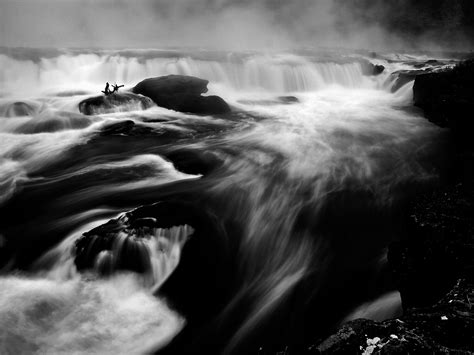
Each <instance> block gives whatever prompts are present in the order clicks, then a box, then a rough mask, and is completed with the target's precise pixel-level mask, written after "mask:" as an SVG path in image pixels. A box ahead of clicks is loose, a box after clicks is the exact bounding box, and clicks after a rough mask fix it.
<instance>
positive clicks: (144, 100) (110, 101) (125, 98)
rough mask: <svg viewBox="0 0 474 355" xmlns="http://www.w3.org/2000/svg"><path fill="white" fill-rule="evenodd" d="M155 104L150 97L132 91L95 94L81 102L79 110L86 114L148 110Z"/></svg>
mask: <svg viewBox="0 0 474 355" xmlns="http://www.w3.org/2000/svg"><path fill="white" fill-rule="evenodd" d="M151 106H153V102H152V100H150V98H148V97H146V96H143V95H137V94H134V93H131V92H122V93H114V94H110V95H101V96H94V97H90V98H88V99H85V100H83V101H81V102H80V103H79V111H80V112H81V113H83V114H84V115H97V114H103V113H112V112H125V111H134V110H146V109H147V108H150V107H151Z"/></svg>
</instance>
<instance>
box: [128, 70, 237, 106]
mask: <svg viewBox="0 0 474 355" xmlns="http://www.w3.org/2000/svg"><path fill="white" fill-rule="evenodd" d="M208 83H209V82H208V81H207V80H204V79H200V78H196V77H193V76H184V75H168V76H162V77H157V78H149V79H145V80H143V81H141V82H139V83H138V84H137V85H136V86H135V87H134V88H133V92H134V93H136V94H141V95H145V96H147V97H149V98H151V99H152V100H153V101H154V102H155V103H156V104H157V105H158V106H161V107H164V108H167V109H170V110H175V111H180V112H189V113H197V114H222V113H227V112H230V108H229V105H227V103H226V102H225V101H224V100H223V99H222V98H221V97H219V96H202V95H201V94H203V93H206V92H207V84H208Z"/></svg>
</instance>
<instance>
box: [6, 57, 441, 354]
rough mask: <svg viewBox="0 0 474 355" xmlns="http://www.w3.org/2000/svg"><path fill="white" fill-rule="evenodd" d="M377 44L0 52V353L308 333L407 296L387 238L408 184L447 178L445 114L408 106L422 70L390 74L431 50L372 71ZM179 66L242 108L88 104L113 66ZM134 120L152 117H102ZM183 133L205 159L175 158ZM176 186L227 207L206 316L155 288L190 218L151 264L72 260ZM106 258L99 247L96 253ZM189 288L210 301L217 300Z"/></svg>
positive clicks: (394, 305) (117, 70)
mask: <svg viewBox="0 0 474 355" xmlns="http://www.w3.org/2000/svg"><path fill="white" fill-rule="evenodd" d="M364 60H366V58H364V57H363V56H361V55H355V54H347V53H346V54H341V53H330V54H325V55H324V56H322V55H321V54H320V53H312V54H308V53H305V54H284V53H281V54H262V53H220V52H219V53H217V52H206V51H194V52H193V51H178V50H174V51H172V50H168V51H164V50H162V51H161V50H155V51H146V50H142V51H137V50H135V51H95V52H94V51H83V52H81V51H79V50H76V51H64V52H60V53H53V54H48V53H40V54H38V53H36V52H34V53H33V52H31V53H29V52H28V51H27V50H24V51H23V52H21V53H14V54H12V53H9V52H8V51H4V53H2V54H0V84H1V86H0V116H1V117H0V171H1V173H2V174H1V177H0V213H1V216H2V218H1V220H0V255H1V257H2V260H1V264H0V265H1V267H2V276H1V278H0V284H1V287H0V289H1V291H0V319H1V320H0V328H1V333H0V352H2V353H21V352H23V353H61V352H68V353H90V352H96V353H130V352H132V353H146V352H150V351H151V350H158V349H163V351H164V352H166V351H168V352H169V353H172V352H175V353H185V352H191V353H192V352H199V351H203V349H207V351H208V352H224V353H239V352H247V353H248V352H252V351H256V350H255V349H257V348H258V346H260V345H262V346H264V347H265V348H266V349H272V347H273V348H275V349H279V347H280V348H283V346H284V345H285V344H290V345H291V346H293V347H296V348H298V347H300V346H302V344H305V343H306V342H308V341H309V340H310V339H312V338H317V337H318V336H319V335H320V334H324V332H326V331H328V330H329V329H330V328H331V327H333V326H335V325H336V324H337V323H338V322H340V321H342V320H343V319H345V318H347V319H350V318H351V317H353V315H354V314H356V315H359V314H363V315H365V316H369V317H372V318H375V319H378V318H383V317H384V316H389V315H394V314H397V312H399V307H400V306H399V301H397V295H396V294H394V293H393V289H394V288H393V287H394V286H393V285H392V284H391V281H390V277H389V273H388V272H387V266H386V248H387V245H388V244H389V242H390V241H392V240H394V239H396V238H397V237H399V236H400V235H401V233H403V226H402V217H401V213H400V209H401V208H402V206H403V202H404V199H405V198H406V197H407V196H408V195H409V194H410V193H411V192H412V191H413V190H415V189H417V188H419V187H420V186H424V185H426V184H429V183H430V182H432V181H433V180H434V179H436V170H435V169H434V161H435V160H436V159H435V152H436V148H437V144H436V140H437V139H438V138H439V137H440V135H441V134H442V130H440V129H439V128H436V127H434V126H433V125H431V124H430V123H429V122H427V121H426V120H425V119H423V118H422V117H421V116H420V113H418V112H417V111H414V110H413V109H412V108H411V107H410V106H411V100H412V83H408V84H406V85H404V86H403V87H401V88H400V89H398V90H397V91H395V92H392V87H393V85H394V78H393V77H392V76H391V75H390V73H391V72H394V71H396V70H399V69H407V68H411V65H412V64H407V63H408V62H409V61H411V62H413V61H415V62H416V61H417V60H418V61H422V60H424V58H422V57H420V58H418V57H407V58H404V59H403V60H398V61H393V60H385V59H379V60H378V61H377V62H378V63H380V64H383V65H385V66H386V70H385V72H384V73H382V74H380V75H378V76H370V75H367V73H366V71H365V69H364ZM167 74H184V75H193V76H197V77H201V78H204V79H207V80H209V81H210V83H209V93H210V94H217V95H219V96H221V97H223V98H224V99H225V100H226V101H227V102H229V104H230V105H231V106H232V113H230V114H226V115H222V116H196V115H191V114H184V113H179V112H174V111H169V110H166V109H163V108H160V107H156V106H153V107H151V108H149V109H147V110H137V108H134V107H127V108H126V110H127V111H125V110H124V108H123V107H117V110H116V111H117V112H113V113H103V114H100V113H99V114H98V115H95V116H84V115H82V114H80V112H79V110H78V103H79V102H80V101H81V100H83V99H85V98H87V97H90V96H93V95H96V94H97V93H99V92H100V90H101V89H102V86H103V85H104V83H105V82H106V81H109V82H117V83H119V84H125V89H127V88H131V87H132V86H133V85H135V84H136V83H137V82H139V81H140V80H142V79H144V78H147V77H154V76H160V75H167ZM282 97H283V98H282ZM288 97H290V98H289V99H288ZM289 101H291V102H289ZM127 120H128V121H133V122H134V123H135V127H141V128H142V131H139V132H138V133H130V132H125V133H119V134H107V133H106V132H108V131H107V129H108V127H110V126H111V125H113V124H117V123H119V122H123V121H127ZM140 132H142V133H140ZM143 132H145V133H143ZM183 152H185V153H186V154H188V155H189V156H190V157H191V158H190V159H189V160H190V161H191V163H193V164H194V163H195V164H197V166H198V168H196V169H191V168H189V167H186V165H184V166H183V167H182V166H181V165H180V163H179V160H178V161H174V159H173V157H176V156H180V154H181V155H182V154H183ZM209 159H210V160H209ZM208 161H211V163H210V166H209V168H208V169H204V168H203V166H206V164H204V163H203V162H208ZM191 165H192V164H191ZM194 170H196V171H194ZM176 196H177V198H179V199H180V200H185V201H186V203H189V204H192V205H195V206H196V207H197V208H198V209H199V208H201V209H203V210H206V211H210V213H211V214H212V215H213V216H216V218H217V220H218V221H219V223H220V224H221V225H222V226H223V228H224V230H225V232H226V233H225V234H226V236H225V237H223V239H222V240H221V241H220V242H221V243H222V244H224V245H225V246H226V248H228V249H229V250H231V252H230V254H229V255H230V257H229V258H228V260H226V261H225V262H224V263H223V264H222V265H215V268H221V269H222V270H225V273H226V275H225V277H223V278H222V279H221V280H219V281H218V282H215V283H210V282H207V283H206V282H204V280H206V278H207V277H208V275H207V271H206V269H205V268H202V272H201V274H200V278H202V280H203V284H205V285H207V286H208V288H200V289H196V290H192V292H195V293H196V295H198V294H199V297H202V298H203V299H205V298H206V297H207V296H206V295H207V294H209V295H215V294H219V292H220V287H223V288H225V289H226V290H227V291H226V293H225V295H224V292H223V296H222V298H221V299H220V301H221V302H222V305H221V306H220V307H217V308H216V309H212V310H211V309H210V310H209V312H208V314H207V317H205V319H203V318H202V317H201V318H199V317H195V318H193V317H192V316H191V315H190V316H189V317H187V314H185V312H183V314H181V313H180V311H179V310H178V309H175V307H174V304H175V302H174V300H173V299H172V298H169V297H167V298H164V297H162V296H160V288H161V285H164V287H166V280H167V279H168V278H169V277H170V275H172V274H173V270H174V269H175V268H176V267H177V266H178V264H179V263H180V262H183V260H180V259H181V258H182V257H183V258H184V257H185V256H183V255H184V254H183V255H182V253H181V252H182V251H183V250H185V249H186V247H187V239H188V236H189V235H191V234H192V227H194V226H193V225H192V224H190V226H185V225H181V226H175V227H173V228H175V229H163V230H159V231H156V230H155V231H154V232H153V233H151V234H150V235H148V236H147V240H148V242H147V244H146V245H145V244H140V245H139V246H138V250H141V252H139V253H137V255H139V256H138V257H139V258H144V259H146V260H148V261H149V262H150V264H152V265H153V273H152V274H150V275H151V276H150V275H148V276H146V275H145V276H143V275H139V274H136V273H133V272H121V271H117V272H115V273H114V274H113V275H112V276H110V277H105V278H104V277H101V276H100V275H97V274H94V273H80V272H78V270H77V269H76V266H75V264H74V261H73V254H74V252H73V248H74V245H75V244H74V243H75V241H76V240H77V239H78V238H79V237H80V236H81V235H82V233H84V232H87V231H89V230H91V229H92V228H94V227H96V226H99V225H101V224H103V223H105V222H107V221H108V220H109V219H111V218H116V217H118V218H123V217H120V216H122V214H123V213H124V212H126V211H128V210H132V209H134V208H136V207H139V206H141V205H145V204H150V203H154V202H157V201H162V200H167V199H170V198H174V197H176ZM183 213H184V212H183ZM184 219H185V218H184ZM186 228H187V229H186ZM189 228H191V229H189ZM189 238H190V239H192V236H191V237H189ZM196 242H197V243H199V241H196ZM123 248H124V246H123V243H122V244H121V243H119V244H117V245H116V246H115V247H114V250H112V253H120V250H122V249H123ZM219 248H220V246H217V245H216V246H215V249H214V247H212V246H211V247H210V248H209V249H207V250H206V252H208V253H209V255H213V254H219V253H222V250H220V249H219ZM163 250H164V251H163ZM209 255H198V256H196V255H195V256H194V259H193V260H199V259H200V258H201V259H202V260H203V261H204V260H206V258H208V257H209ZM113 257H114V255H106V254H101V256H100V258H99V259H98V261H97V265H98V266H97V267H98V268H100V267H103V265H106V264H107V260H109V258H113ZM148 261H147V262H148ZM101 265H102V266H101ZM200 267H201V266H200V265H196V268H197V269H199V270H201V269H200ZM185 281H186V280H184V281H183V282H184V283H185ZM196 282H198V281H196ZM209 285H210V286H209ZM182 287H183V290H185V289H186V288H185V285H184V284H183V286H182ZM387 294H388V295H390V296H382V295H387ZM189 297H194V295H193V294H189ZM199 297H197V299H198V300H199V299H201V298H199ZM378 297H381V298H380V299H378ZM370 302H373V305H372V306H371V303H370ZM384 305H386V307H384ZM193 307H195V308H196V309H198V308H204V309H203V310H202V311H203V313H206V309H205V307H206V305H205V304H199V303H196V304H195V305H193ZM177 308H179V307H177ZM187 318H189V319H187ZM178 334H179V336H178V337H176V335H178ZM175 337H176V338H175ZM173 338H174V341H172V339H173ZM170 341H172V342H171V343H170ZM211 344H212V345H211Z"/></svg>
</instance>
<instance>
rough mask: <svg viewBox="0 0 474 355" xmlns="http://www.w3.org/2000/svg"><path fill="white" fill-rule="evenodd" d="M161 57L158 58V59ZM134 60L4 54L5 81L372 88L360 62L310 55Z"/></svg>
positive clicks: (53, 85) (18, 85) (23, 87)
mask: <svg viewBox="0 0 474 355" xmlns="http://www.w3.org/2000/svg"><path fill="white" fill-rule="evenodd" d="M155 55H156V56H155ZM155 55H154V56H152V57H150V56H147V57H144V58H140V57H129V56H124V55H120V54H112V55H105V54H75V55H71V54H63V55H59V56H56V57H52V58H38V60H36V61H33V60H24V59H22V60H18V59H14V58H12V57H9V56H7V55H4V54H0V82H1V83H2V86H3V87H4V90H7V91H13V90H15V91H17V92H19V90H20V91H22V92H25V91H26V92H32V91H37V90H48V89H51V90H68V89H71V88H77V87H80V88H81V89H83V90H94V91H96V90H97V88H99V87H102V85H103V84H104V83H105V82H106V81H112V82H113V81H116V82H118V83H124V84H125V85H127V86H133V85H135V84H136V83H137V82H139V81H140V80H143V79H144V78H147V77H154V76H162V75H168V74H181V75H192V76H197V77H200V78H205V79H207V80H209V81H210V83H211V87H210V88H211V90H212V88H213V86H218V87H225V88H226V89H229V90H233V91H243V90H245V91H269V92H280V93H284V92H302V91H314V90H319V89H322V88H325V87H327V86H330V85H340V86H344V87H350V88H359V87H364V88H366V87H367V88H368V87H371V86H374V85H373V81H372V80H371V79H370V78H369V77H366V76H364V75H363V68H362V64H361V63H360V62H358V61H354V62H342V63H338V61H335V62H331V61H314V60H312V59H311V58H309V57H303V56H297V55H289V54H285V55H283V54H281V55H264V54H255V55H249V56H244V57H235V56H232V55H228V56H227V57H225V58H221V57H220V58H212V57H211V58H200V57H196V58H193V57H191V56H176V57H169V56H159V54H155Z"/></svg>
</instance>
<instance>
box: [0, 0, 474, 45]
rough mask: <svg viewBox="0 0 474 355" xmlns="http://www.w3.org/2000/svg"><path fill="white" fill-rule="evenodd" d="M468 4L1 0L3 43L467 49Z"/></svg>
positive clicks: (428, 0)
mask: <svg viewBox="0 0 474 355" xmlns="http://www.w3.org/2000/svg"><path fill="white" fill-rule="evenodd" d="M473 3H474V1H472V0H416V1H415V0H291V1H290V0H0V46H10V47H98V48H117V47H121V48H124V47H128V48H130V47H132V48H162V47H168V46H183V47H207V48H218V49H263V48H264V49H280V48H292V47H302V46H309V47H327V46H329V47H346V48H367V49H379V48H381V49H383V48H404V47H416V48H419V49H437V47H439V48H445V47H449V48H452V49H462V50H470V49H472V42H473V37H474V31H473V26H474V21H473V18H474V16H473V8H474V5H473Z"/></svg>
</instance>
